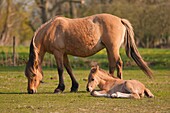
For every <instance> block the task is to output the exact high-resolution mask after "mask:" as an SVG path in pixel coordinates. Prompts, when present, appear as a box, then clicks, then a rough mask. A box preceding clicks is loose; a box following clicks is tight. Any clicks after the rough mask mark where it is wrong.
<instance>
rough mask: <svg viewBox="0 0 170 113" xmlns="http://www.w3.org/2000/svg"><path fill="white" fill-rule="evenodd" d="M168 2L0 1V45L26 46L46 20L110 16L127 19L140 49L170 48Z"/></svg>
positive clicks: (99, 0)
mask: <svg viewBox="0 0 170 113" xmlns="http://www.w3.org/2000/svg"><path fill="white" fill-rule="evenodd" d="M169 12H170V0H0V46H4V45H11V44H12V37H13V36H15V37H16V43H17V44H22V45H29V43H30V40H31V38H32V36H33V34H34V32H35V30H36V29H37V28H38V27H39V26H40V25H41V24H43V23H45V22H46V21H48V20H49V19H50V18H52V17H54V16H56V15H59V16H65V17H69V18H79V17H85V16H89V15H93V14H98V13H110V14H113V15H117V16H119V17H121V18H126V19H128V20H129V21H130V22H131V23H132V25H133V27H134V32H135V39H136V43H137V45H138V46H140V47H147V48H154V47H170V14H169Z"/></svg>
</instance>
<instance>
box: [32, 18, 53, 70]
mask: <svg viewBox="0 0 170 113" xmlns="http://www.w3.org/2000/svg"><path fill="white" fill-rule="evenodd" d="M54 18H56V17H54ZM54 18H52V19H50V20H49V21H47V22H46V23H44V24H42V25H41V26H40V27H39V28H38V29H37V30H36V31H35V33H34V36H33V37H32V40H31V43H30V54H29V62H31V67H32V68H33V67H34V65H35V62H37V63H38V50H37V47H36V46H35V38H36V36H37V34H38V33H39V32H40V30H41V29H43V28H44V27H45V26H46V25H47V24H49V23H50V22H52V21H53V20H54Z"/></svg>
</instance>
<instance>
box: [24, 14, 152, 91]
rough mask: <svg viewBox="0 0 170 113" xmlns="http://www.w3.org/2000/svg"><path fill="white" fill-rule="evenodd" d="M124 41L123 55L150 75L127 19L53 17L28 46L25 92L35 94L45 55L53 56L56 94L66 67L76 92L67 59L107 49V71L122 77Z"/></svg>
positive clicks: (75, 83) (104, 15) (36, 33)
mask: <svg viewBox="0 0 170 113" xmlns="http://www.w3.org/2000/svg"><path fill="white" fill-rule="evenodd" d="M123 42H124V44H125V48H126V54H127V56H128V57H129V58H133V59H134V61H135V62H136V63H137V65H138V66H139V67H140V68H141V69H142V70H143V71H144V72H145V73H146V74H147V75H148V76H149V77H151V76H152V73H151V70H150V69H149V67H148V66H147V64H146V63H145V62H144V61H143V59H142V57H141V55H140V54H139V52H138V50H137V47H136V45H135V41H134V32H133V28H132V26H131V24H130V22H129V21H128V20H126V19H121V18H119V17H116V16H113V15H110V14H96V15H93V16H89V17H85V18H77V19H69V18H65V17H55V18H53V19H51V20H49V21H48V22H46V23H45V24H43V25H42V26H41V27H40V28H39V29H38V30H36V32H35V34H34V36H33V38H32V41H31V44H30V53H29V60H28V62H27V64H26V68H25V75H26V77H27V79H28V93H31V94H32V93H35V92H36V91H37V87H38V86H39V84H40V81H41V80H42V78H43V73H42V69H41V64H42V61H43V58H44V55H45V53H46V52H48V53H51V54H53V55H54V57H55V60H56V64H57V69H58V75H59V84H58V87H57V88H56V89H55V91H54V92H55V93H58V92H62V91H64V89H65V85H64V80H63V68H64V67H65V68H66V70H67V72H68V74H69V75H70V78H71V80H72V87H71V91H73V92H75V91H77V89H78V82H77V81H76V79H75V77H74V74H73V73H72V69H71V67H70V64H69V60H68V56H67V55H73V56H78V57H87V56H91V55H93V54H95V53H97V52H98V51H100V50H102V49H103V48H106V50H107V54H108V60H109V72H110V74H112V75H113V74H114V70H115V68H117V76H118V77H119V78H122V66H123V65H122V60H121V58H120V55H119V48H120V46H121V44H122V43H123Z"/></svg>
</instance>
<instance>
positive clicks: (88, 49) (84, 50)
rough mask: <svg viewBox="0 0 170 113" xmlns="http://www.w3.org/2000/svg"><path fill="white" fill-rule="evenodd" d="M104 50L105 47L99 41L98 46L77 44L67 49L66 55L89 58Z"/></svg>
mask: <svg viewBox="0 0 170 113" xmlns="http://www.w3.org/2000/svg"><path fill="white" fill-rule="evenodd" d="M103 48H104V45H103V44H102V43H101V42H100V41H98V42H97V43H96V44H95V43H94V44H92V43H89V44H84V43H75V44H74V45H72V46H67V47H66V53H67V54H70V55H73V56H79V57H87V56H91V55H94V54H95V53H97V52H98V51H100V50H102V49H103Z"/></svg>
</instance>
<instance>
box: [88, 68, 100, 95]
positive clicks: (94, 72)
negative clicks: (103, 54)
mask: <svg viewBox="0 0 170 113" xmlns="http://www.w3.org/2000/svg"><path fill="white" fill-rule="evenodd" d="M98 72H99V66H95V67H92V68H91V71H90V74H89V77H88V83H87V91H90V92H92V91H93V90H94V89H95V87H96V86H98V85H99V83H100V77H99V76H98V74H99V73H98Z"/></svg>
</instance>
